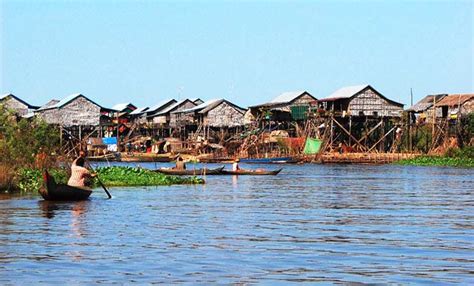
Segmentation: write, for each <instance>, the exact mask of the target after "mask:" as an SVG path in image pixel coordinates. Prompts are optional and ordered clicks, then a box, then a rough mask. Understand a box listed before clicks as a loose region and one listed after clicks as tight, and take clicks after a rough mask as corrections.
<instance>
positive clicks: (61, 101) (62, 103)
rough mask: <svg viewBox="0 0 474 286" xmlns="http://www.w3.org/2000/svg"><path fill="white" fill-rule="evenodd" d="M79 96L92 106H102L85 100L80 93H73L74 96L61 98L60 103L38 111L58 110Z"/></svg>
mask: <svg viewBox="0 0 474 286" xmlns="http://www.w3.org/2000/svg"><path fill="white" fill-rule="evenodd" d="M80 96H82V97H84V98H85V99H86V100H88V101H90V102H92V103H93V104H95V105H97V106H99V107H102V106H100V105H98V104H97V103H95V102H94V101H92V100H90V99H89V98H87V97H86V96H84V95H83V94H81V93H75V94H71V95H69V96H66V97H65V98H63V99H61V100H60V101H58V102H57V103H56V104H53V105H51V106H48V107H43V108H41V109H39V110H46V109H54V108H60V107H62V106H64V105H66V104H68V103H69V102H71V101H73V100H75V99H76V98H78V97H80ZM50 102H51V101H50Z"/></svg>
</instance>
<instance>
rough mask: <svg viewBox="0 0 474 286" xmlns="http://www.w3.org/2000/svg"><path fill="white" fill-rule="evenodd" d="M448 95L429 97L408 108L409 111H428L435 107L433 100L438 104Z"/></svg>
mask: <svg viewBox="0 0 474 286" xmlns="http://www.w3.org/2000/svg"><path fill="white" fill-rule="evenodd" d="M446 95H447V94H432V95H427V96H425V97H424V98H423V99H421V100H420V101H418V102H417V103H416V104H414V105H413V106H412V107H410V108H408V109H407V111H413V112H423V111H426V110H428V109H430V108H431V107H432V106H433V99H435V101H436V102H439V101H440V100H441V99H443V97H445V96H446Z"/></svg>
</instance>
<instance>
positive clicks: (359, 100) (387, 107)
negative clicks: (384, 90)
mask: <svg viewBox="0 0 474 286" xmlns="http://www.w3.org/2000/svg"><path fill="white" fill-rule="evenodd" d="M348 111H349V112H350V113H351V115H352V116H359V115H362V113H363V115H364V116H374V115H375V113H376V114H377V116H382V117H385V116H388V117H399V116H401V115H402V112H403V107H400V106H398V105H395V104H393V103H391V102H389V101H387V100H386V99H384V98H382V97H381V96H379V95H378V94H377V93H376V92H374V91H373V90H372V89H367V90H366V91H364V92H363V93H360V94H359V95H357V96H356V97H354V98H353V99H352V100H351V101H350V102H349V107H348Z"/></svg>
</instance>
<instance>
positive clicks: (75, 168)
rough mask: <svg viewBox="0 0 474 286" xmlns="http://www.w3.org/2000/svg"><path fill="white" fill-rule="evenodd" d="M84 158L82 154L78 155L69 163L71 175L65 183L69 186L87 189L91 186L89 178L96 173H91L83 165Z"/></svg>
mask: <svg viewBox="0 0 474 286" xmlns="http://www.w3.org/2000/svg"><path fill="white" fill-rule="evenodd" d="M85 163H86V160H85V159H84V157H83V156H81V155H80V156H79V157H78V158H77V159H76V160H74V162H73V163H72V165H71V177H70V178H69V181H68V182H67V184H68V185H69V186H71V187H78V188H85V189H88V188H90V186H91V178H93V177H95V176H96V174H94V173H91V172H90V171H89V170H88V169H87V168H85V167H84V165H85Z"/></svg>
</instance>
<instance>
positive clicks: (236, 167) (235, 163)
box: [232, 158, 241, 171]
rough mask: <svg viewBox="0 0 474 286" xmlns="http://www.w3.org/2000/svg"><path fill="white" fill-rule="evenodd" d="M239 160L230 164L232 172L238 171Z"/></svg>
mask: <svg viewBox="0 0 474 286" xmlns="http://www.w3.org/2000/svg"><path fill="white" fill-rule="evenodd" d="M239 162H240V160H239V158H237V159H235V160H234V163H233V164H232V171H240V170H241V169H240V166H239Z"/></svg>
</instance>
